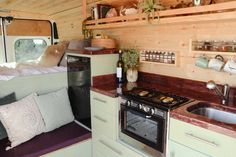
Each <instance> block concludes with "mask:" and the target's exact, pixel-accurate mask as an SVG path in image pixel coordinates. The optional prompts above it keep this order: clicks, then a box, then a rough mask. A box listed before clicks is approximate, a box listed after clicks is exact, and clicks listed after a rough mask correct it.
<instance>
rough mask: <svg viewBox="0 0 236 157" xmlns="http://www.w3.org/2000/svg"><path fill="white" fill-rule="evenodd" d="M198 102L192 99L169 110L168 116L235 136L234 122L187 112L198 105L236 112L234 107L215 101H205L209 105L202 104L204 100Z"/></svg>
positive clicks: (235, 125) (235, 127) (235, 126)
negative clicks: (229, 122)
mask: <svg viewBox="0 0 236 157" xmlns="http://www.w3.org/2000/svg"><path fill="white" fill-rule="evenodd" d="M198 102H199V101H194V102H192V103H189V104H186V105H184V106H181V107H179V108H177V109H174V110H173V111H171V113H170V116H171V117H172V118H175V119H178V120H181V121H184V122H187V123H190V124H193V125H196V126H199V127H202V128H205V129H208V130H211V131H215V132H218V133H221V134H224V135H227V136H230V137H233V138H236V124H227V123H224V122H219V121H216V120H213V119H209V118H206V117H204V116H201V115H197V114H193V113H190V112H189V111H191V110H193V109H196V108H198V107H211V108H214V109H217V110H221V111H226V112H231V113H235V114H236V108H232V107H228V106H223V105H220V104H215V103H209V102H206V103H207V104H209V105H205V104H204V103H205V102H203V103H202V102H200V103H199V104H198Z"/></svg>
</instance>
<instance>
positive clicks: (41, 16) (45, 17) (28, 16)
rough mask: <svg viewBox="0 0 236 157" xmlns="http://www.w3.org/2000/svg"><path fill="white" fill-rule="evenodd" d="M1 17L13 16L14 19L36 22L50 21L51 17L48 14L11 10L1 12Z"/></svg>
mask: <svg viewBox="0 0 236 157" xmlns="http://www.w3.org/2000/svg"><path fill="white" fill-rule="evenodd" d="M0 16H3V17H4V16H13V17H14V18H20V19H34V20H50V16H48V15H46V14H37V13H29V12H24V11H15V10H11V11H10V12H7V13H4V12H1V13H0Z"/></svg>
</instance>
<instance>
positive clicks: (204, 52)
mask: <svg viewBox="0 0 236 157" xmlns="http://www.w3.org/2000/svg"><path fill="white" fill-rule="evenodd" d="M192 53H194V54H209V55H227V56H236V52H221V51H192Z"/></svg>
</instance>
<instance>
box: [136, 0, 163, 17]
mask: <svg viewBox="0 0 236 157" xmlns="http://www.w3.org/2000/svg"><path fill="white" fill-rule="evenodd" d="M140 8H141V9H142V10H143V12H144V13H146V14H147V20H148V21H149V18H150V15H152V18H153V19H154V18H155V12H156V11H160V10H163V9H164V7H163V6H162V5H161V2H160V0H143V1H141V2H140ZM157 18H158V19H159V16H157Z"/></svg>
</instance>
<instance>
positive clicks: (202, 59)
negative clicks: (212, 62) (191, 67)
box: [195, 56, 209, 69]
mask: <svg viewBox="0 0 236 157" xmlns="http://www.w3.org/2000/svg"><path fill="white" fill-rule="evenodd" d="M208 63H209V60H208V58H207V57H206V56H199V57H198V58H197V59H196V61H195V65H196V66H198V67H200V68H205V69H206V68H208Z"/></svg>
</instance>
